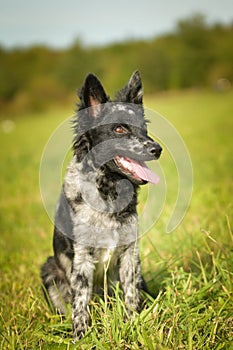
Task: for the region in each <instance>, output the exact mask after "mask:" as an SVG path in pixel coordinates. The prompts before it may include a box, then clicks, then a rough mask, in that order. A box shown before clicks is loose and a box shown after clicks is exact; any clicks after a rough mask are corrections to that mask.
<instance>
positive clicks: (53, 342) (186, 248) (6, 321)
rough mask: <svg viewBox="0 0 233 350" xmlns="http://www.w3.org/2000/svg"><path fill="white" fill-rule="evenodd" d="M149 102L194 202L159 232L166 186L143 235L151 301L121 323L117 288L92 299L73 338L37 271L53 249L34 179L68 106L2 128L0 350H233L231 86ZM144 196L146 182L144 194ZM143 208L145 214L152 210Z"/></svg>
mask: <svg viewBox="0 0 233 350" xmlns="http://www.w3.org/2000/svg"><path fill="white" fill-rule="evenodd" d="M146 105H147V106H149V107H151V108H154V109H156V110H157V111H158V112H160V113H161V114H162V115H164V116H166V117H167V119H168V120H169V121H170V122H172V123H173V125H174V126H175V127H176V129H177V130H178V131H179V132H180V134H181V135H182V137H183V139H184V141H185V142H186V144H187V146H188V149H189V152H190V154H191V158H192V163H193V169H194V179H195V181H194V191H193V197H192V201H191V204H190V207H189V210H188V212H187V214H186V217H185V219H184V220H183V222H182V223H181V225H180V226H179V227H178V228H177V229H176V230H175V231H174V232H172V233H171V234H166V233H164V227H165V223H166V220H167V217H168V215H169V213H170V212H171V210H172V205H174V200H175V193H173V191H172V188H170V187H169V184H168V195H167V202H166V204H165V208H164V211H163V213H162V215H161V217H160V219H159V220H158V222H157V223H156V225H155V226H153V227H152V228H151V230H150V231H149V232H148V233H147V234H146V235H144V236H143V237H142V240H141V257H142V266H143V271H144V275H145V279H146V281H147V282H148V285H149V287H150V290H151V291H152V292H153V293H154V294H155V298H154V299H152V298H150V297H149V298H148V299H147V307H146V308H145V309H144V310H143V312H142V313H141V314H140V315H139V316H138V315H135V317H134V318H133V319H132V320H130V321H128V322H123V321H122V315H123V314H124V303H123V302H122V301H121V298H119V295H121V292H120V291H119V290H118V288H117V289H116V291H115V296H114V297H113V298H112V299H108V298H107V299H106V300H105V301H102V300H99V299H98V298H97V299H95V300H94V301H93V302H92V304H91V308H90V312H91V318H92V326H91V327H90V330H89V332H88V333H87V335H86V336H85V338H84V339H82V340H81V341H80V342H79V343H77V344H76V345H72V344H71V340H72V336H71V320H70V317H68V318H67V320H65V321H64V320H61V319H60V318H59V317H58V316H54V315H53V314H52V313H51V312H50V310H49V308H48V306H47V305H46V303H45V301H44V298H43V295H42V291H41V286H40V278H39V268H40V265H41V264H42V263H43V262H44V260H45V259H46V257H47V256H48V255H49V254H51V252H52V250H51V240H52V224H51V222H50V221H49V219H48V217H47V215H46V213H45V211H44V209H43V206H42V203H41V198H40V191H39V184H38V183H39V182H38V181H39V180H38V176H39V163H40V157H41V154H42V151H43V147H44V145H45V143H46V141H47V139H48V137H49V136H50V134H51V132H52V131H53V130H54V128H55V127H56V126H57V125H58V124H59V123H60V122H61V121H62V120H63V119H64V118H66V116H68V115H70V114H71V112H70V111H66V110H64V111H59V112H56V111H50V112H48V113H44V114H41V115H39V114H38V115H31V116H27V117H25V118H21V119H16V120H15V123H16V126H15V129H14V130H13V131H12V132H11V133H9V134H5V133H3V132H2V129H1V125H0V133H1V135H0V137H1V148H0V173H1V177H0V184H1V203H0V205H1V208H0V218H1V235H0V265H1V278H0V291H1V298H0V327H1V328H0V347H1V349H4V350H5V349H17V350H18V349H24V350H25V349H45V350H47V349H75V348H77V349H113V348H116V349H149V350H151V349H158V350H159V349H189V350H191V349H198V350H200V349H216V350H217V349H218V350H220V349H229V350H230V349H232V348H233V286H232V284H233V235H232V230H231V226H232V213H233V210H232V207H233V206H232V193H233V183H232V169H233V157H232V153H233V146H232V129H233V128H232V127H233V119H232V115H233V93H232V92H229V93H225V94H217V93H214V92H205V91H200V92H195V91H192V92H183V93H177V94H170V95H164V96H163V95H160V96H153V97H150V98H149V97H148V98H147V99H146ZM160 164H161V166H162V167H163V169H164V172H165V174H166V177H167V179H171V182H172V180H173V177H174V166H173V164H172V162H171V159H170V158H169V156H168V154H167V153H166V150H165V152H164V154H163V156H162V158H161V161H160ZM146 193H147V190H146V187H145V188H144V189H143V190H142V193H141V198H142V200H145V198H146ZM141 206H142V204H141ZM154 206H156V198H155V199H154ZM139 209H140V208H139ZM147 210H148V213H147V214H148V215H151V214H152V212H153V210H154V207H153V206H151V207H149V208H147ZM150 213H151V214H150Z"/></svg>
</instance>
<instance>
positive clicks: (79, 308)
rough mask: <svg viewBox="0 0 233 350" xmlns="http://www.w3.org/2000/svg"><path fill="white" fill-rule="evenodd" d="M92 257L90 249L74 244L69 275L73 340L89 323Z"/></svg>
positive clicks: (80, 336)
mask: <svg viewBox="0 0 233 350" xmlns="http://www.w3.org/2000/svg"><path fill="white" fill-rule="evenodd" d="M93 274H94V258H93V254H92V250H91V249H90V248H86V247H84V246H78V245H77V244H76V243H75V244H74V260H73V268H72V275H71V289H72V327H73V337H74V342H75V341H76V340H77V339H80V338H82V337H83V335H84V333H85V331H86V330H87V327H88V323H89V311H88V305H89V302H90V299H91V296H92V290H93Z"/></svg>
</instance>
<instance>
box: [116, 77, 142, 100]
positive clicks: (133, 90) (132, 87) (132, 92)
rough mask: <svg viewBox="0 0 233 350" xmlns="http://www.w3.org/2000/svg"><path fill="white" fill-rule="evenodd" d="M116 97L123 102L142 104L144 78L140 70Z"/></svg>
mask: <svg viewBox="0 0 233 350" xmlns="http://www.w3.org/2000/svg"><path fill="white" fill-rule="evenodd" d="M116 98H117V99H118V100H120V101H121V102H129V103H136V104H142V98H143V90H142V80H141V76H140V73H139V71H138V70H136V71H135V72H134V73H133V74H132V76H131V78H130V79H129V81H128V83H127V84H126V85H125V86H124V87H123V89H122V90H120V91H119V92H118V94H117V96H116Z"/></svg>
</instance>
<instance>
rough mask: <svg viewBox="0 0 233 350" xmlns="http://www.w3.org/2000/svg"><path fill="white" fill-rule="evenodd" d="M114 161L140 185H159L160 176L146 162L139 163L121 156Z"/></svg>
mask: <svg viewBox="0 0 233 350" xmlns="http://www.w3.org/2000/svg"><path fill="white" fill-rule="evenodd" d="M114 161H115V163H116V165H117V167H118V168H119V169H120V170H121V171H122V172H123V173H124V174H126V175H127V176H130V177H132V178H133V179H134V180H136V181H137V182H139V183H146V182H151V183H152V184H155V185H157V184H158V183H159V180H160V179H159V176H158V175H157V174H155V173H154V172H153V171H152V170H150V169H149V168H148V166H147V165H146V163H144V162H140V163H139V162H136V161H135V160H132V159H130V158H127V157H120V156H116V157H115V158H114Z"/></svg>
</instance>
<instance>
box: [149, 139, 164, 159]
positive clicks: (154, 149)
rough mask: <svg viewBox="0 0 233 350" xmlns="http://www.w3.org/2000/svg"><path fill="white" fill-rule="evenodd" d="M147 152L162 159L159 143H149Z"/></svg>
mask: <svg viewBox="0 0 233 350" xmlns="http://www.w3.org/2000/svg"><path fill="white" fill-rule="evenodd" d="M146 146H147V152H148V153H149V154H150V155H152V156H153V157H155V158H156V159H158V158H159V157H160V154H161V152H162V150H163V149H162V147H161V146H160V145H159V144H158V143H157V142H150V141H148V142H147V145H146Z"/></svg>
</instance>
